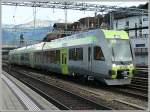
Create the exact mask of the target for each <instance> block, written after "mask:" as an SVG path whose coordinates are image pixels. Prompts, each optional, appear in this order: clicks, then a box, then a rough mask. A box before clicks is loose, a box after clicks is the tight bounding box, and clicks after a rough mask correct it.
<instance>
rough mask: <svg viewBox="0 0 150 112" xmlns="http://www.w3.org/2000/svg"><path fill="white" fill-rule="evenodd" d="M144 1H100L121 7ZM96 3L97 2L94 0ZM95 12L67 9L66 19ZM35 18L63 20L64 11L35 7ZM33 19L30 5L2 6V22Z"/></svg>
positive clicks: (70, 20)
mask: <svg viewBox="0 0 150 112" xmlns="http://www.w3.org/2000/svg"><path fill="white" fill-rule="evenodd" d="M145 3H146V2H137V1H136V2H129V1H128V2H100V3H98V4H102V5H113V6H114V5H115V6H122V7H129V6H138V5H139V4H145ZM94 4H97V2H94ZM94 13H95V12H89V11H85V12H84V11H77V10H68V11H67V15H68V16H67V21H68V22H74V21H77V20H79V19H80V18H82V17H87V16H94ZM36 18H37V19H41V20H51V21H53V20H61V22H64V20H65V13H64V10H62V9H54V10H53V9H50V8H37V16H36ZM32 20H33V8H31V7H19V6H17V7H15V6H2V23H3V24H23V23H26V22H29V21H32Z"/></svg>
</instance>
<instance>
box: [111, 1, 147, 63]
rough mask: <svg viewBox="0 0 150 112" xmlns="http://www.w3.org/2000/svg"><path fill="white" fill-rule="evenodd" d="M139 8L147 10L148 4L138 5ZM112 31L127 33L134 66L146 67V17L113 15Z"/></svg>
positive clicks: (143, 15) (142, 15)
mask: <svg viewBox="0 0 150 112" xmlns="http://www.w3.org/2000/svg"><path fill="white" fill-rule="evenodd" d="M139 8H141V9H147V10H148V3H147V4H145V5H140V6H139ZM113 29H115V30H125V31H127V32H128V34H129V37H130V40H131V43H132V48H133V53H134V59H135V64H136V65H137V66H147V65H148V45H149V44H148V42H149V41H148V35H149V31H148V15H145V14H141V15H134V14H132V13H131V14H125V13H123V14H121V13H120V14H118V13H117V14H114V20H113Z"/></svg>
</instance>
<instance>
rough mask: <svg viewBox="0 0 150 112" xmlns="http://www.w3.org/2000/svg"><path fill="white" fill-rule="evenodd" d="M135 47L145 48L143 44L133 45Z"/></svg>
mask: <svg viewBox="0 0 150 112" xmlns="http://www.w3.org/2000/svg"><path fill="white" fill-rule="evenodd" d="M135 46H136V47H145V44H135Z"/></svg>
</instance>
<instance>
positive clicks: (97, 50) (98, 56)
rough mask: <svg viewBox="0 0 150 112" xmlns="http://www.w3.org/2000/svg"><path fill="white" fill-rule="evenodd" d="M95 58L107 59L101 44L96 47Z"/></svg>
mask: <svg viewBox="0 0 150 112" xmlns="http://www.w3.org/2000/svg"><path fill="white" fill-rule="evenodd" d="M94 60H102V61H104V60H105V58H104V55H103V52H102V49H101V48H100V47H99V46H95V47H94Z"/></svg>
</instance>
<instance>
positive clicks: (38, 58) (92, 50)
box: [9, 29, 135, 85]
mask: <svg viewBox="0 0 150 112" xmlns="http://www.w3.org/2000/svg"><path fill="white" fill-rule="evenodd" d="M9 62H10V63H11V64H17V65H26V66H30V67H32V68H39V69H45V70H48V71H51V72H56V73H61V74H63V75H73V76H76V75H77V76H79V77H84V78H87V79H88V80H98V81H101V82H104V83H105V84H107V85H125V84H130V82H131V79H132V77H133V74H134V69H135V68H134V65H133V58H132V51H131V46H130V42H129V37H128V34H127V33H126V32H125V31H115V30H103V29H95V30H90V31H87V32H82V33H79V34H74V35H71V36H67V37H64V38H59V39H55V40H53V41H51V42H41V43H38V44H34V45H30V46H26V47H22V48H18V49H14V50H11V51H10V52H9Z"/></svg>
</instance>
